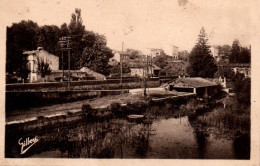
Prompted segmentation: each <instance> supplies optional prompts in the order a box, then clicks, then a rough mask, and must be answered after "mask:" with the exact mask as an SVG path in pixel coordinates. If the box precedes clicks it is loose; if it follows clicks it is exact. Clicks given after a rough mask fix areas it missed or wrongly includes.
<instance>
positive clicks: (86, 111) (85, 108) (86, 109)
mask: <svg viewBox="0 0 260 166" xmlns="http://www.w3.org/2000/svg"><path fill="white" fill-rule="evenodd" d="M81 110H82V112H83V114H85V115H89V113H90V112H91V111H92V107H91V106H90V105H89V104H88V103H84V104H83V105H82V107H81Z"/></svg>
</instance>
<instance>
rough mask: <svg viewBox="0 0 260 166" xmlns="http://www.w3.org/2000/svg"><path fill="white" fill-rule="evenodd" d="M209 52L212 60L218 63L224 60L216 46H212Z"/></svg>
mask: <svg viewBox="0 0 260 166" xmlns="http://www.w3.org/2000/svg"><path fill="white" fill-rule="evenodd" d="M210 51H211V53H212V56H213V58H214V59H215V60H216V61H217V62H219V61H220V60H225V57H224V52H223V51H221V50H220V47H219V46H217V45H213V46H211V47H210Z"/></svg>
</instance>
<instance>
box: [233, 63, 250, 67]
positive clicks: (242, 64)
mask: <svg viewBox="0 0 260 166" xmlns="http://www.w3.org/2000/svg"><path fill="white" fill-rule="evenodd" d="M229 66H230V67H250V66H251V65H250V63H230V64H229Z"/></svg>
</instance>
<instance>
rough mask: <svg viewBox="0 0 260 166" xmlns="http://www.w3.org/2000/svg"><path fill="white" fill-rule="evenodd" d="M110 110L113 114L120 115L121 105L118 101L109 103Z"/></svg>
mask: <svg viewBox="0 0 260 166" xmlns="http://www.w3.org/2000/svg"><path fill="white" fill-rule="evenodd" d="M110 110H111V112H112V114H113V115H115V116H121V115H122V110H121V105H120V104H119V103H118V102H114V103H111V105H110Z"/></svg>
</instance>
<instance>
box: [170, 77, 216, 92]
mask: <svg viewBox="0 0 260 166" xmlns="http://www.w3.org/2000/svg"><path fill="white" fill-rule="evenodd" d="M217 86H218V84H216V83H215V82H212V81H209V80H207V79H203V78H200V77H195V78H190V77H187V78H177V79H176V80H174V81H172V82H170V83H168V85H167V89H168V90H170V91H172V90H176V91H178V92H190V93H195V94H197V96H199V97H209V96H213V95H215V94H216V93H217Z"/></svg>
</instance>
